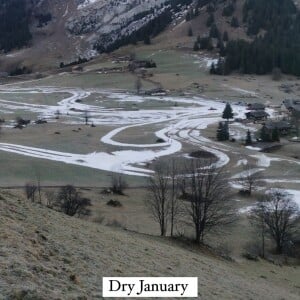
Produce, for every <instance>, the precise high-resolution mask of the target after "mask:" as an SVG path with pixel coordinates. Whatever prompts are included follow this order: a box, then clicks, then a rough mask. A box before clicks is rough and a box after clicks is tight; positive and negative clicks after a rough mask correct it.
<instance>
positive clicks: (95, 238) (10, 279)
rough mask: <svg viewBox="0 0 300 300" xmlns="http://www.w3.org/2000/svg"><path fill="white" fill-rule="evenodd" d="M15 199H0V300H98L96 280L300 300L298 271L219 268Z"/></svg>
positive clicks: (199, 256) (211, 295)
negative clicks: (164, 281)
mask: <svg viewBox="0 0 300 300" xmlns="http://www.w3.org/2000/svg"><path fill="white" fill-rule="evenodd" d="M20 199H21V198H20V196H18V195H11V194H8V193H7V192H2V197H1V200H0V225H1V232H0V249H1V255H0V278H1V279H0V298H1V299H2V298H4V299H6V298H7V297H8V296H10V299H58V298H60V299H79V297H83V296H85V297H87V299H99V298H101V281H102V276H198V277H199V293H200V294H199V297H200V296H201V299H299V288H298V289H297V283H296V280H297V279H296V278H297V277H298V278H299V276H298V275H299V273H297V272H298V271H299V270H297V269H294V268H290V267H277V266H273V265H269V264H265V263H263V262H259V263H255V266H253V265H252V264H251V265H248V266H245V265H244V266H242V265H240V264H237V263H229V262H225V261H222V260H220V259H219V258H216V257H214V256H212V255H210V254H205V253H203V251H202V252H201V251H200V249H196V248H194V249H190V248H189V249H188V248H185V247H182V246H179V245H177V244H175V243H173V242H171V241H169V240H161V239H159V238H154V237H151V236H144V235H137V234H134V233H130V232H124V231H120V230H117V229H112V228H109V227H103V226H101V225H99V224H96V223H90V222H87V221H84V220H79V219H77V218H70V217H67V216H65V215H63V214H61V213H57V212H54V211H52V210H49V209H47V208H45V207H42V206H39V205H38V204H30V203H28V202H26V201H25V200H20ZM253 264H254V263H253ZM262 268H263V269H264V271H263V272H262V273H261V276H259V271H258V270H260V269H262ZM253 269H255V271H254V270H253ZM287 274H288V275H289V276H290V277H289V278H294V280H291V281H290V280H289V281H287V280H282V278H281V277H282V276H287ZM297 274H298V275H297ZM262 275H264V276H262ZM276 277H278V280H276ZM279 279H280V280H279ZM298 286H299V283H298ZM297 293H298V294H297ZM25 295H27V296H26V297H27V298H26V297H25Z"/></svg>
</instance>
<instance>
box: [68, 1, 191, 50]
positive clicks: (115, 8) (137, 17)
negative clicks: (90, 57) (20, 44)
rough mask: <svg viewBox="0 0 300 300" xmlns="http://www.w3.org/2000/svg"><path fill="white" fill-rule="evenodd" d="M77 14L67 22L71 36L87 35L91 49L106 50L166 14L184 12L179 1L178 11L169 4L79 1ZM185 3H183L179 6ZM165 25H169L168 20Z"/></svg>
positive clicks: (164, 2)
mask: <svg viewBox="0 0 300 300" xmlns="http://www.w3.org/2000/svg"><path fill="white" fill-rule="evenodd" d="M76 1H77V2H76V3H77V8H78V10H77V12H76V13H75V14H74V15H73V16H72V17H70V18H69V19H68V20H67V22H66V29H67V31H68V32H69V33H70V34H72V35H77V36H78V35H85V36H87V39H88V41H89V42H90V44H91V45H96V46H98V47H97V48H98V49H99V45H101V49H102V50H104V51H105V50H107V49H109V48H110V46H111V45H113V44H115V43H116V42H117V41H118V40H120V39H124V38H127V37H130V36H132V35H133V34H134V33H135V32H137V31H139V30H141V29H142V28H144V27H145V26H147V25H148V24H149V23H150V22H151V21H154V20H156V19H157V18H159V17H160V16H162V15H163V14H164V13H166V12H171V11H172V10H174V9H175V10H184V9H185V5H182V3H184V2H186V3H188V2H192V1H177V2H178V3H179V4H178V6H177V5H176V7H174V6H172V3H171V2H172V1H170V0H156V1H149V0H111V1H103V0H76ZM180 2H182V3H180ZM165 21H166V23H167V22H168V20H167V19H165Z"/></svg>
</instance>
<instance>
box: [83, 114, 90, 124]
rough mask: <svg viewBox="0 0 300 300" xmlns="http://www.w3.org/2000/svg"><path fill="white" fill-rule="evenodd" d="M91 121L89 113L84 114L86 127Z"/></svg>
mask: <svg viewBox="0 0 300 300" xmlns="http://www.w3.org/2000/svg"><path fill="white" fill-rule="evenodd" d="M89 119H90V115H89V113H88V111H85V112H84V123H85V125H89Z"/></svg>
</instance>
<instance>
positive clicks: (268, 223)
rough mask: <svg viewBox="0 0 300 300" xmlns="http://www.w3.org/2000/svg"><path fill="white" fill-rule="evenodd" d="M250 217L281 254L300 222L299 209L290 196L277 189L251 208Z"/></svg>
mask: <svg viewBox="0 0 300 300" xmlns="http://www.w3.org/2000/svg"><path fill="white" fill-rule="evenodd" d="M251 213H252V217H253V218H254V219H256V220H257V224H258V225H260V226H261V224H262V223H263V226H264V227H265V230H266V233H267V234H268V235H269V236H270V237H271V238H272V239H273V240H274V242H275V243H276V251H277V253H279V254H281V253H282V252H283V248H284V245H285V243H287V242H288V241H289V240H291V239H292V237H293V235H294V234H295V232H296V230H297V226H298V225H299V222H300V214H299V208H298V206H297V204H296V203H295V201H293V199H292V197H291V195H289V194H288V193H287V192H285V191H283V190H279V189H272V190H271V191H269V192H268V193H267V194H266V195H265V196H264V197H263V198H262V199H261V200H260V201H259V202H258V203H257V204H256V206H255V208H253V210H252V212H251Z"/></svg>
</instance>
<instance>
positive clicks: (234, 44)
mask: <svg viewBox="0 0 300 300" xmlns="http://www.w3.org/2000/svg"><path fill="white" fill-rule="evenodd" d="M243 21H244V22H245V23H246V24H247V27H248V32H247V33H248V35H250V36H255V38H254V41H253V42H246V41H241V40H237V41H230V42H229V43H228V45H227V47H226V60H225V66H224V67H225V72H226V73H228V72H231V71H233V70H239V71H240V72H242V73H248V74H249V73H250V74H251V73H255V74H266V73H269V72H271V71H272V69H274V68H280V69H281V71H282V72H283V73H288V74H293V75H297V76H300V14H299V12H298V11H297V8H296V7H295V5H294V2H293V1H292V0H268V1H261V0H247V1H246V3H245V5H244V10H243ZM263 31H266V33H264V32H263Z"/></svg>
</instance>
